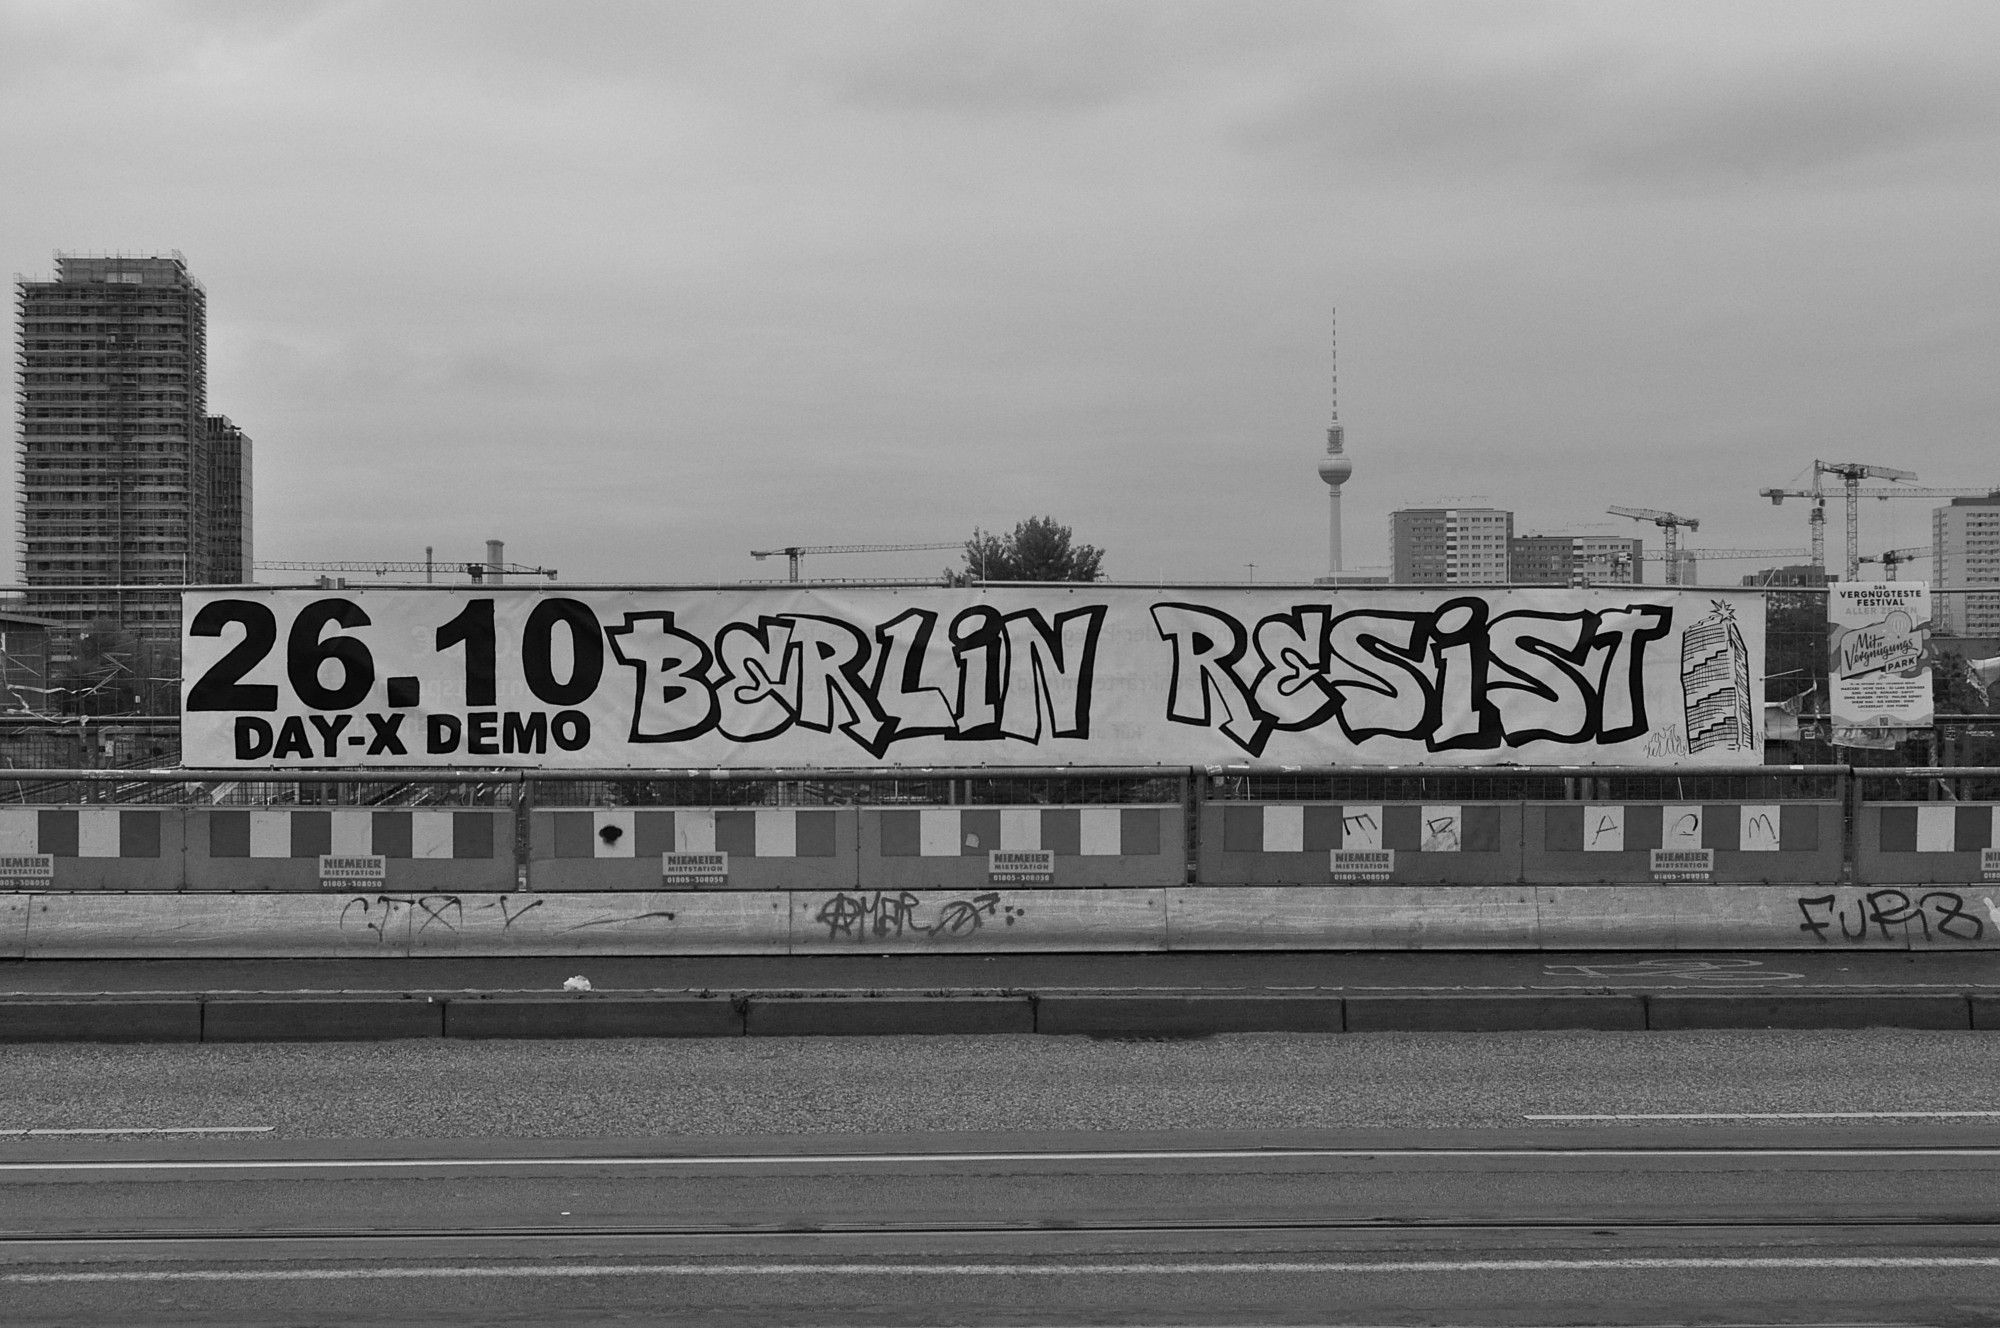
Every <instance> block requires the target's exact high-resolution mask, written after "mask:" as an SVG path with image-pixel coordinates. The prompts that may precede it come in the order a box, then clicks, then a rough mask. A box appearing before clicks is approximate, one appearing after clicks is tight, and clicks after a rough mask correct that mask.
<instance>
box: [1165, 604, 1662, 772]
mask: <svg viewBox="0 0 2000 1328" xmlns="http://www.w3.org/2000/svg"><path fill="white" fill-rule="evenodd" d="M1152 612H1153V621H1154V623H1155V625H1156V626H1157V627H1158V629H1159V633H1160V636H1161V637H1162V638H1163V639H1164V640H1165V641H1166V642H1167V643H1168V644H1169V646H1170V647H1171V648H1172V651H1173V680H1172V684H1171V690H1170V693H1169V697H1168V702H1167V717H1168V718H1169V719H1170V720H1172V721H1173V722H1174V723H1177V724H1191V725H1195V726H1197V727H1202V728H1211V729H1215V730H1218V731H1220V732H1221V733H1223V734H1225V735H1226V736H1227V737H1228V738H1229V739H1230V741H1231V742H1233V743H1235V744H1236V745H1237V746H1238V747H1240V748H1242V749H1243V750H1244V751H1245V752H1248V753H1249V754H1251V755H1252V756H1256V755H1259V754H1261V753H1262V752H1263V750H1264V746H1265V744H1266V743H1267V742H1268V741H1269V740H1270V738H1271V735H1272V734H1273V733H1276V732H1300V731H1304V730H1309V729H1315V728H1318V727H1320V726H1322V725H1325V724H1329V723H1330V724H1333V725H1335V726H1337V727H1338V728H1339V730H1340V732H1341V734H1342V735H1343V736H1344V737H1345V738H1346V739H1347V741H1349V742H1352V743H1357V744H1358V743H1363V742H1366V741H1367V740H1368V739H1370V738H1377V737H1391V738H1405V739H1418V740H1421V741H1422V742H1423V743H1424V745H1425V747H1426V748H1427V749H1428V750H1430V751H1433V752H1448V751H1467V750H1482V749H1494V748H1500V747H1519V746H1523V745H1525V744H1528V743H1538V742H1554V743H1564V744H1586V743H1590V744H1610V743H1619V742H1625V741H1628V740H1630V739H1633V738H1640V737H1644V736H1645V735H1646V733H1647V729H1648V727H1649V726H1648V723H1647V715H1646V691H1645V685H1644V684H1645V668H1646V650H1647V647H1648V646H1649V645H1651V644H1652V643H1653V642H1655V641H1659V640H1661V639H1663V638H1665V637H1666V636H1667V635H1668V633H1669V631H1670V630H1671V629H1672V626H1673V610H1672V609H1670V608H1666V607H1663V606H1660V605H1652V604H1641V605H1629V606H1626V607H1622V608H1615V609H1608V610H1601V611H1595V612H1591V611H1579V612H1570V613H1550V612H1545V611H1537V610H1526V609H1524V610H1517V611H1514V612H1510V613H1501V614H1494V613H1493V612H1492V610H1491V608H1490V606H1489V605H1488V604H1487V602H1486V601H1485V600H1483V599H1476V598H1471V597H1466V598H1460V599H1453V600H1449V601H1447V602H1445V603H1443V604H1440V605H1438V607H1437V608H1436V609H1434V610H1431V611H1428V612H1413V611H1394V610H1356V611H1354V612H1350V613H1341V614H1336V613H1335V612H1334V611H1333V609H1332V608H1331V607H1329V606H1327V605H1319V604H1301V605H1297V606H1295V607H1293V608H1291V609H1289V610H1287V611H1285V612H1283V613H1274V614H1271V615H1269V616H1268V617H1265V618H1262V619H1260V620H1258V621H1256V622H1255V623H1252V624H1250V625H1248V626H1246V625H1245V623H1244V622H1243V621H1242V620H1239V619H1238V618H1237V617H1235V616H1234V615H1232V614H1229V613H1225V612H1223V611H1222V610H1220V609H1216V608H1211V607H1208V606H1204V605H1200V604H1180V603H1163V604H1155V605H1154V606H1153V611H1152Z"/></svg>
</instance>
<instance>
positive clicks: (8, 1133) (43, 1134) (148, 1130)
mask: <svg viewBox="0 0 2000 1328" xmlns="http://www.w3.org/2000/svg"><path fill="white" fill-rule="evenodd" d="M277 1128H278V1127H277V1126H275V1125H109V1126H102V1127H93V1128H90V1129H84V1128H82V1127H65V1128H56V1127H54V1126H46V1127H38V1128H35V1129H32V1130H0V1139H49V1138H55V1137H58V1136H68V1135H79V1134H268V1133H270V1132H271V1131H272V1130H275V1129H277Z"/></svg>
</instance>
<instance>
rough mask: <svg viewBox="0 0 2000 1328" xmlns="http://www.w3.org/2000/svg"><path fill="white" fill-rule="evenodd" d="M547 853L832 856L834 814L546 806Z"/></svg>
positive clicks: (785, 810) (783, 809) (775, 809)
mask: <svg viewBox="0 0 2000 1328" xmlns="http://www.w3.org/2000/svg"><path fill="white" fill-rule="evenodd" d="M545 814H546V815H547V816H548V818H549V839H548V846H547V850H546V852H545V853H541V854H538V856H545V857H549V858H651V859H654V860H655V865H657V862H658V859H659V857H660V855H661V854H663V853H727V854H729V855H730V857H731V858H733V859H734V858H830V857H832V856H833V855H834V839H835V836H834V820H835V817H836V816H837V815H838V813H836V812H833V811H830V810H815V809H810V808H797V807H758V808H753V809H750V810H742V811H731V810H724V809H721V808H708V807H701V808H681V809H677V810H672V811H643V810H635V809H629V808H618V809H611V810H593V811H550V812H547V813H545Z"/></svg>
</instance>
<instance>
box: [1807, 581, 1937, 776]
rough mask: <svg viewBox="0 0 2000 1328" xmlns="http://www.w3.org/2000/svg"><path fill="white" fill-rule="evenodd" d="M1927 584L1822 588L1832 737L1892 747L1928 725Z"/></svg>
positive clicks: (1846, 744) (1880, 583) (1850, 743)
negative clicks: (1824, 606) (1824, 591)
mask: <svg viewBox="0 0 2000 1328" xmlns="http://www.w3.org/2000/svg"><path fill="white" fill-rule="evenodd" d="M1930 621H1931V594H1930V584H1929V583H1928V582H1925V581H1874V582H1835V583H1834V584H1832V585H1830V586H1828V587H1827V638H1828V647H1829V652H1830V653H1829V657H1828V661H1827V680H1828V683H1829V686H1830V689H1831V691H1832V704H1831V707H1830V708H1831V723H1832V728H1833V741H1834V744H1835V745H1836V746H1843V747H1884V746H1893V745H1894V744H1895V743H1896V742H1897V741H1899V740H1900V739H1901V738H1902V737H1903V735H1904V733H1905V732H1906V731H1907V730H1910V729H1924V728H1929V727H1930V725H1931V719H1932V713H1931V666H1930V654H1929V651H1928V648H1927V647H1928V643H1929V636H1930Z"/></svg>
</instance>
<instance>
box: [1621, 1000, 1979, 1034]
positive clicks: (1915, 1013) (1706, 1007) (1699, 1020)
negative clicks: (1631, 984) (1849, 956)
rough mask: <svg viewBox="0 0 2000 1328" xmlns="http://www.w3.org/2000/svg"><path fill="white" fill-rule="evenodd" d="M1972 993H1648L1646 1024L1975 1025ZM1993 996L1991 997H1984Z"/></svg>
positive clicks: (1668, 1027)
mask: <svg viewBox="0 0 2000 1328" xmlns="http://www.w3.org/2000/svg"><path fill="white" fill-rule="evenodd" d="M1979 999H1981V998H1978V997H1968V996H1915V995H1912V996H1896V995H1871V996H1837V995H1827V996H1751V995H1743V996H1648V997H1647V998H1646V1026H1647V1027H1648V1028H1653V1029H1659V1030H1663V1031H1665V1030H1680V1029H1701V1028H1788V1029H1794V1030H1797V1029H1834V1028H1933V1029H1962V1028H1973V1027H1976V1026H1977V1025H1975V1024H1974V1022H1973V1018H1972V1007H1973V1002H1974V1001H1976V1000H1979ZM1985 999H1988V1000H1990V999H1991V998H1985Z"/></svg>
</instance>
